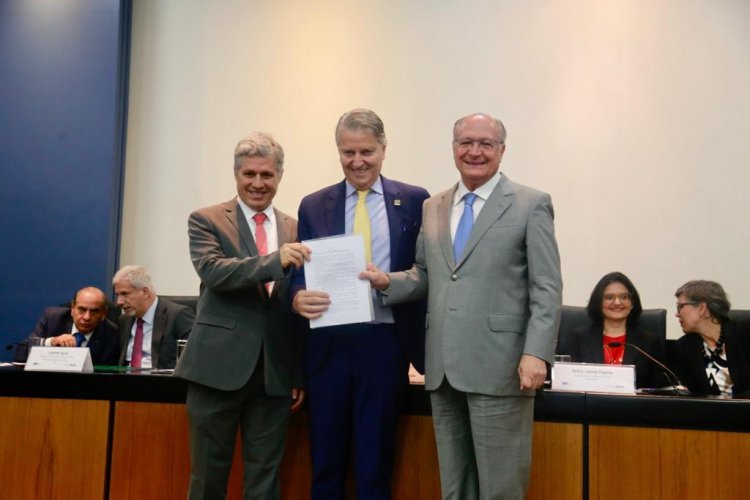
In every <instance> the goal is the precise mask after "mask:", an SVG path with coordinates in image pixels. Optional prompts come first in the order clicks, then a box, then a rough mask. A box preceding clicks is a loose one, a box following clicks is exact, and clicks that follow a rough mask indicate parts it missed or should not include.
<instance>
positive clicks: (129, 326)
mask: <svg viewBox="0 0 750 500" xmlns="http://www.w3.org/2000/svg"><path fill="white" fill-rule="evenodd" d="M122 317H123V318H125V319H124V320H123V328H121V329H120V346H121V348H122V353H121V355H120V360H121V362H124V361H125V358H126V357H127V351H128V342H130V332H132V331H133V323H135V318H134V317H132V316H125V315H124V314H123V315H122Z"/></svg>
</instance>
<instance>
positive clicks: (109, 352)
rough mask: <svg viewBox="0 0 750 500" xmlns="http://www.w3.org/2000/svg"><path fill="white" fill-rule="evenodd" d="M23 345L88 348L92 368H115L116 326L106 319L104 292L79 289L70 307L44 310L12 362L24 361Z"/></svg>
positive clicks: (117, 346)
mask: <svg viewBox="0 0 750 500" xmlns="http://www.w3.org/2000/svg"><path fill="white" fill-rule="evenodd" d="M25 346H27V347H29V348H30V347H32V346H47V347H88V348H89V350H90V351H91V360H92V362H93V363H94V364H95V365H116V364H117V358H118V355H119V353H120V345H119V340H118V337H117V326H116V325H115V324H114V323H112V322H111V321H110V320H108V319H107V297H106V296H105V295H104V292H102V291H101V290H99V289H98V288H95V287H93V286H89V287H85V288H81V289H80V290H78V291H77V292H76V294H75V296H74V298H73V301H72V302H71V304H70V307H48V308H47V309H45V310H44V313H43V314H42V317H41V318H40V319H39V322H38V323H37V325H36V328H34V331H33V332H32V333H31V335H29V336H28V337H27V338H26V340H25V341H24V342H23V343H22V344H20V345H19V348H18V349H16V355H15V361H17V362H24V361H26V358H27V356H28V350H27V349H24V348H23V347H25Z"/></svg>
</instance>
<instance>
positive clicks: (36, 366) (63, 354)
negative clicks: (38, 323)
mask: <svg viewBox="0 0 750 500" xmlns="http://www.w3.org/2000/svg"><path fill="white" fill-rule="evenodd" d="M24 370H26V371H37V372H74V373H92V372H93V371H94V364H93V363H92V362H91V352H90V351H89V348H88V347H42V346H33V347H32V348H31V350H30V351H29V358H28V359H27V360H26V366H25V367H24Z"/></svg>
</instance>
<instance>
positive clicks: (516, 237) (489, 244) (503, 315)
mask: <svg viewBox="0 0 750 500" xmlns="http://www.w3.org/2000/svg"><path fill="white" fill-rule="evenodd" d="M457 187H458V185H456V186H454V187H453V188H451V189H449V190H447V191H444V192H442V193H440V194H438V195H436V196H434V197H432V198H430V199H429V200H427V201H426V202H425V205H424V211H423V222H422V232H421V234H420V236H419V239H418V240H417V255H416V261H415V264H414V267H412V269H410V270H409V271H405V272H402V273H392V274H391V275H390V276H391V284H390V286H389V288H388V289H387V290H386V292H385V301H386V302H388V303H391V302H393V303H395V302H402V301H405V300H413V299H414V298H419V297H422V296H424V295H425V294H427V297H428V306H427V307H428V311H427V317H428V319H427V334H426V353H425V354H426V373H425V375H426V381H425V384H426V389H427V390H434V389H437V388H438V387H439V386H440V384H441V383H442V381H443V378H444V377H446V376H447V377H448V380H450V382H451V385H452V386H453V387H454V388H456V389H458V390H460V391H464V392H473V393H480V394H487V395H494V396H517V395H527V396H531V395H533V394H534V391H530V390H529V391H524V392H523V393H522V392H521V391H520V389H519V386H520V381H519V378H518V373H517V369H518V364H519V362H520V359H521V355H523V354H531V355H534V356H536V357H539V358H541V359H544V360H545V361H547V362H552V360H553V357H554V351H555V344H556V340H557V330H558V326H559V323H560V310H561V308H562V278H561V275H560V255H559V253H558V249H557V242H556V241H555V232H554V224H553V218H554V213H553V209H552V202H551V200H550V197H549V195H548V194H546V193H542V192H540V191H537V190H535V189H531V188H529V187H526V186H522V185H520V184H516V183H514V182H511V181H510V180H509V179H508V178H507V177H506V176H505V175H503V176H502V177H501V179H500V182H499V183H498V185H497V187H496V188H495V190H494V191H493V192H492V194H491V195H490V197H489V199H488V200H487V202H486V203H485V205H484V207H483V208H482V211H481V212H480V213H479V216H478V217H477V220H476V222H475V224H474V227H473V229H472V232H471V235H470V237H469V241H468V243H467V245H466V249H465V250H464V256H463V258H462V259H461V260H460V261H459V262H458V263H454V258H453V244H452V241H451V235H450V211H451V203H452V200H453V194H454V193H455V191H456V189H457ZM428 281H429V283H428Z"/></svg>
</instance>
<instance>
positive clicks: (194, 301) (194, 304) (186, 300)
mask: <svg viewBox="0 0 750 500" xmlns="http://www.w3.org/2000/svg"><path fill="white" fill-rule="evenodd" d="M159 298H162V299H166V300H169V301H171V302H174V303H176V304H180V305H183V306H188V307H189V308H190V309H192V310H193V312H196V311H197V310H198V296H197V295H159Z"/></svg>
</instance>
